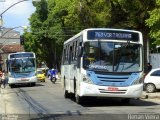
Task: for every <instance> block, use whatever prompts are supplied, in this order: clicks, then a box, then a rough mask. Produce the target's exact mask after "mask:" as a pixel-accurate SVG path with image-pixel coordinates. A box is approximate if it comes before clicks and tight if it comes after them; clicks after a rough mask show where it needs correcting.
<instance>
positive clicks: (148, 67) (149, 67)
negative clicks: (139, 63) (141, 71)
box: [147, 63, 152, 73]
mask: <svg viewBox="0 0 160 120" xmlns="http://www.w3.org/2000/svg"><path fill="white" fill-rule="evenodd" d="M147 70H148V71H147V72H148V73H149V72H150V71H151V70H152V65H151V64H150V63H148V65H147Z"/></svg>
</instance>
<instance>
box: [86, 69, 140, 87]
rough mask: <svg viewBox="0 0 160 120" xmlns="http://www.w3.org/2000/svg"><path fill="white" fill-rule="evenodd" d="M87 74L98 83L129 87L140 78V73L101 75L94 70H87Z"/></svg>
mask: <svg viewBox="0 0 160 120" xmlns="http://www.w3.org/2000/svg"><path fill="white" fill-rule="evenodd" d="M87 75H88V77H89V78H90V79H91V80H92V82H93V83H94V84H96V85H101V86H115V87H127V86H130V85H131V84H132V83H133V82H134V81H136V80H137V79H138V78H139V75H140V73H132V74H128V75H107V74H106V75H101V74H95V72H94V71H87Z"/></svg>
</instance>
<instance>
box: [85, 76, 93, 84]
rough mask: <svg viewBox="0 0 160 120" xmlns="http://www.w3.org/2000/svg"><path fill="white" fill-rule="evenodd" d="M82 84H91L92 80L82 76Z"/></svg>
mask: <svg viewBox="0 0 160 120" xmlns="http://www.w3.org/2000/svg"><path fill="white" fill-rule="evenodd" d="M83 82H86V83H89V84H93V82H92V80H91V79H90V78H89V77H87V76H85V75H84V76H83Z"/></svg>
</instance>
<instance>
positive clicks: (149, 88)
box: [146, 83, 156, 93]
mask: <svg viewBox="0 0 160 120" xmlns="http://www.w3.org/2000/svg"><path fill="white" fill-rule="evenodd" d="M155 90H156V87H155V85H154V84H152V83H149V84H147V85H146V92H148V93H152V92H155Z"/></svg>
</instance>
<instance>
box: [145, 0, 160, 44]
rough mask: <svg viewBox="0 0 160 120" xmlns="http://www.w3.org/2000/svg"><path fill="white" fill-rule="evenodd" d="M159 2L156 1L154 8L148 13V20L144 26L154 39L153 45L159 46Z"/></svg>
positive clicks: (159, 0) (158, 0)
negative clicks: (148, 28) (147, 27)
mask: <svg viewBox="0 0 160 120" xmlns="http://www.w3.org/2000/svg"><path fill="white" fill-rule="evenodd" d="M159 13H160V0H156V6H155V8H154V9H153V10H152V11H149V14H150V18H149V19H147V20H146V24H147V25H148V26H149V27H150V29H151V30H150V36H151V38H153V39H154V42H153V44H156V45H160V29H159V27H160V14H159Z"/></svg>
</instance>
